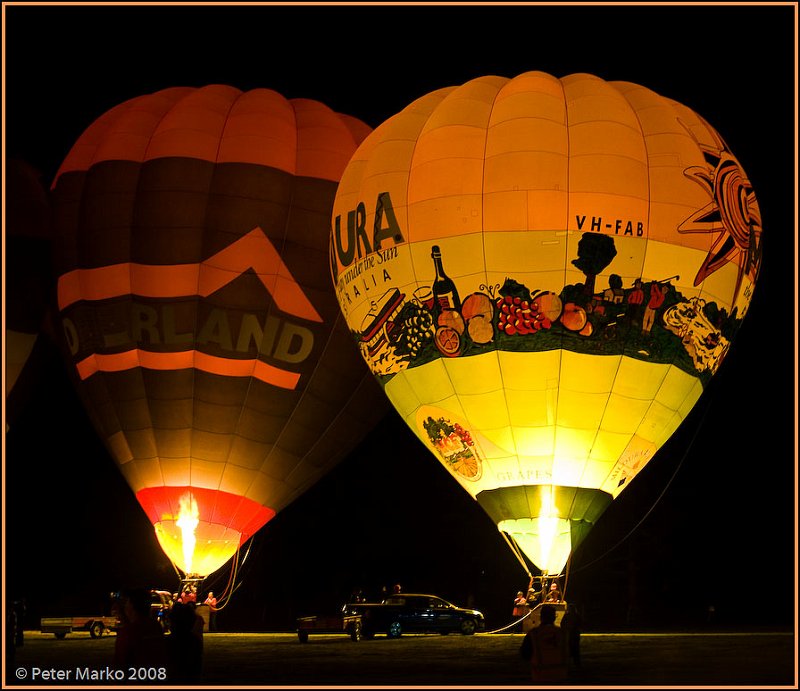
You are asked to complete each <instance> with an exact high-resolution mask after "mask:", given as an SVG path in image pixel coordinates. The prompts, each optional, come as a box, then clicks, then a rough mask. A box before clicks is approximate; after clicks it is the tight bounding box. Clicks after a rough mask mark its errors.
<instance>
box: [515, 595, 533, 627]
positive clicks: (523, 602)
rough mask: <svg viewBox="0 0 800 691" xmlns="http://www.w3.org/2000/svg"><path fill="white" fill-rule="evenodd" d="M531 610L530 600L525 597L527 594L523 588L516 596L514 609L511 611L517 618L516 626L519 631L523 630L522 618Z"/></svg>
mask: <svg viewBox="0 0 800 691" xmlns="http://www.w3.org/2000/svg"><path fill="white" fill-rule="evenodd" d="M529 612H530V609H528V600H527V599H526V598H525V594H524V593H523V592H522V591H521V590H519V591H517V596H516V597H515V598H514V609H513V610H512V611H511V613H512V615H513V617H514V619H516V621H515V623H514V628H515V629H516V630H517V631H522V620H523V618H524V617H526V616H527V615H528V613H529Z"/></svg>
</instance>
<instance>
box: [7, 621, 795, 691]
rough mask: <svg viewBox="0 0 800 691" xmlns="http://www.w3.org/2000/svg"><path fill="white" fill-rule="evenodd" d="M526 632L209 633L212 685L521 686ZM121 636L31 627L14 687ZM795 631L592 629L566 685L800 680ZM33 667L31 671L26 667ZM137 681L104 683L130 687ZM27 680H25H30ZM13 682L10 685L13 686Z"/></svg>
mask: <svg viewBox="0 0 800 691" xmlns="http://www.w3.org/2000/svg"><path fill="white" fill-rule="evenodd" d="M521 641H522V635H521V634H507V633H505V634H488V633H486V634H478V635H475V636H471V637H464V636H458V635H451V636H436V635H430V636H403V637H402V638H400V639H387V638H386V637H385V636H378V637H376V638H375V639H373V640H371V641H367V640H362V641H360V642H353V641H351V640H350V638H349V637H347V636H345V635H330V634H328V635H317V636H311V638H310V639H309V641H308V643H306V644H302V643H300V642H299V641H298V639H297V637H296V636H295V635H294V634H291V633H268V634H263V633H262V634H250V633H248V634H237V633H216V634H206V636H205V660H204V681H203V683H204V684H207V685H209V686H213V687H220V686H240V687H241V686H251V687H260V688H265V687H270V686H300V687H306V688H307V687H309V686H345V687H349V688H352V687H356V686H366V687H371V688H374V687H376V686H384V687H385V686H399V687H409V686H422V687H432V686H440V687H446V686H456V687H459V688H463V687H464V686H473V687H487V686H491V687H503V686H515V687H522V686H526V685H529V684H530V680H529V677H528V668H527V665H526V663H525V662H524V661H523V660H522V659H521V658H520V657H519V655H518V649H519V645H520V643H521ZM113 649H114V636H113V635H112V636H108V637H104V638H102V639H97V640H95V639H91V638H89V636H88V634H84V633H78V634H70V635H69V636H67V638H66V639H64V640H62V641H57V640H56V639H55V638H54V637H53V636H52V635H49V634H48V635H46V636H45V635H42V634H40V633H38V632H27V633H26V639H25V644H24V646H23V647H21V648H19V649H17V651H16V670H17V672H16V675H17V676H18V677H22V678H21V679H20V681H16V680H15V679H14V676H15V672H14V670H13V668H11V666H10V665H9V668H7V670H6V673H7V679H8V681H9V682H10V684H8V686H13V687H15V688H24V687H27V688H32V687H36V688H43V687H47V686H56V685H62V686H69V687H72V688H75V687H76V686H77V685H78V684H80V683H81V682H78V684H76V681H75V670H76V669H78V668H81V669H88V670H89V671H95V670H103V669H105V668H106V665H107V664H109V662H110V661H111V659H112V655H113ZM796 650H797V647H796V641H795V637H794V635H793V634H792V633H790V632H784V633H780V632H735V633H734V632H713V633H711V632H709V633H661V634H659V633H643V634H633V633H624V634H615V633H591V634H584V636H583V640H582V665H581V668H580V669H579V670H576V669H573V670H572V674H571V678H570V680H569V681H568V682H566V683H565V684H564V685H563V686H565V687H582V686H594V687H597V686H608V687H612V688H620V687H624V686H637V687H641V686H643V685H658V686H662V687H663V686H666V687H668V688H669V687H680V686H688V687H692V688H697V687H700V686H745V687H748V688H754V687H758V686H769V687H771V688H778V687H785V688H797V656H796ZM36 667H38V668H39V670H51V671H52V670H55V671H59V670H60V671H62V674H66V673H70V674H71V679H70V680H69V681H66V682H60V683H59V682H53V681H46V680H43V679H42V675H41V672H39V673H38V675H37V677H36V678H33V676H34V674H37V673H36V670H35V669H34V668H36ZM21 670H24V674H23V673H22V672H21ZM127 684H130V682H111V683H109V682H107V681H106V682H103V684H102V686H104V687H106V688H110V687H118V688H122V687H124V686H126V685H127ZM23 685H24V686H23ZM4 688H6V686H5V685H4Z"/></svg>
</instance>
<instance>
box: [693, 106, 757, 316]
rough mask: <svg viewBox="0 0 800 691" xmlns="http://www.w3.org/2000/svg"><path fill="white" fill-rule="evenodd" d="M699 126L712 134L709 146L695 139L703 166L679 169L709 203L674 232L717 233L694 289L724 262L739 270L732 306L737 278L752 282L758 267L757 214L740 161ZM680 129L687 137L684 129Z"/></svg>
mask: <svg viewBox="0 0 800 691" xmlns="http://www.w3.org/2000/svg"><path fill="white" fill-rule="evenodd" d="M704 124H705V125H706V127H707V129H708V131H709V132H711V133H712V134H713V137H714V145H713V146H711V145H707V144H703V143H701V142H700V141H698V140H697V138H696V137H695V141H697V145H698V146H699V147H700V149H701V151H702V152H703V156H704V158H705V160H706V165H705V166H690V167H689V168H686V170H684V175H686V177H688V178H689V179H690V180H693V181H694V182H696V183H698V184H699V185H700V186H702V187H703V189H705V190H706V191H707V192H708V195H709V197H710V201H709V202H708V204H706V205H705V206H704V207H702V208H700V209H698V210H697V211H696V212H695V213H693V214H692V215H691V216H689V217H688V218H687V219H686V220H685V221H684V222H683V223H681V225H680V226H678V232H679V233H717V237H716V238H715V239H714V241H713V243H712V245H711V248H710V249H709V251H708V255H707V256H706V258H705V260H704V261H703V264H702V266H701V267H700V269H699V270H698V272H697V275H696V276H695V279H694V285H695V286H698V285H700V284H701V283H702V282H703V281H704V280H705V279H706V278H707V277H708V276H710V275H711V274H713V273H714V272H715V271H717V270H719V269H721V268H722V267H723V266H725V264H727V263H728V262H735V263H736V264H737V265H738V267H739V268H738V274H737V277H736V286H735V287H734V289H733V299H732V302H731V304H732V305H735V304H736V301H737V298H738V297H739V291H740V289H741V286H742V279H743V278H744V277H745V276H747V277H748V278H749V279H750V280H751V281H752V282H755V280H756V278H757V276H758V272H759V270H760V268H761V212H760V211H759V208H758V202H757V201H756V195H755V193H754V192H753V187H752V185H751V184H750V181H749V180H748V179H747V177H746V176H745V173H744V171H743V170H742V167H741V166H740V165H739V162H738V161H737V160H736V159H735V158H734V157H733V155H732V154H731V152H730V151H729V150H728V147H727V145H726V144H725V142H724V141H723V140H722V138H721V137H720V136H719V134H717V133H716V131H715V130H714V129H713V128H712V127H711V126H710V125H708V123H705V121H704ZM684 127H685V128H686V130H687V131H689V132H690V134H691V131H690V130H689V128H688V127H686V125H684ZM692 136H693V137H694V135H692Z"/></svg>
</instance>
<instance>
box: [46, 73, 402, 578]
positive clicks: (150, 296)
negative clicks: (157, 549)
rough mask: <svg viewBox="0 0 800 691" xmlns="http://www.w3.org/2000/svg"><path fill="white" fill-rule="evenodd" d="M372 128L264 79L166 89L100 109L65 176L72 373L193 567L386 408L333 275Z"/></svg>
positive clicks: (56, 188) (63, 308)
mask: <svg viewBox="0 0 800 691" xmlns="http://www.w3.org/2000/svg"><path fill="white" fill-rule="evenodd" d="M368 132H369V127H367V125H365V124H364V123H362V122H360V121H358V120H357V119H355V118H353V117H351V116H347V115H342V114H337V113H335V112H333V111H332V110H331V109H330V108H328V107H327V106H326V105H324V104H322V103H319V102H316V101H313V100H308V99H286V98H284V97H283V96H281V95H280V94H278V93H277V92H275V91H272V90H270V89H254V90H251V91H245V92H243V91H240V90H239V89H236V88H234V87H232V86H226V85H210V86H205V87H202V88H188V87H187V88H182V87H176V88H168V89H165V90H162V91H158V92H156V93H152V94H149V95H143V96H140V97H137V98H133V99H131V100H128V101H126V102H124V103H122V104H120V105H118V106H116V107H114V108H112V109H111V110H109V111H108V112H107V113H105V114H104V115H102V116H101V117H100V118H99V119H97V120H96V121H95V122H94V123H93V124H92V125H91V126H90V127H89V128H88V129H87V130H86V131H85V132H84V133H83V134H82V135H81V136H80V138H79V139H78V140H77V142H76V143H75V144H74V146H73V147H72V149H71V151H70V152H69V154H68V155H67V157H66V159H65V160H64V162H63V163H62V165H61V167H60V169H59V170H58V172H57V174H56V177H55V180H54V182H53V185H52V196H53V207H54V217H55V220H54V226H55V236H56V239H55V245H56V248H55V259H54V262H55V268H56V275H57V277H58V283H57V292H58V319H59V323H60V326H61V328H62V331H63V339H62V341H63V346H64V351H65V356H66V360H67V363H68V367H69V370H70V372H71V374H72V375H73V379H74V381H75V384H76V386H77V390H78V392H79V394H80V396H81V397H82V399H83V400H84V402H85V404H86V408H87V411H88V413H89V415H90V417H91V419H92V422H93V424H94V426H95V427H96V429H97V432H98V433H99V435H100V437H101V438H102V439H103V441H104V442H105V444H106V446H107V447H108V449H109V451H110V453H111V455H112V456H113V458H114V459H115V461H116V463H117V464H118V466H119V468H120V470H121V471H122V473H123V474H124V476H125V478H126V480H127V482H128V484H129V485H130V487H131V488H132V490H133V491H134V492H135V495H136V498H137V500H138V502H139V503H140V504H141V506H142V508H143V509H144V511H145V512H146V513H147V516H148V517H149V519H150V520H151V522H152V524H153V526H154V528H155V531H156V534H157V536H158V540H159V543H160V545H161V547H162V548H163V550H164V552H165V553H166V555H167V556H168V557H169V558H170V559H171V561H172V562H173V564H174V565H175V566H176V567H177V569H179V571H180V572H181V573H182V578H183V579H184V581H188V580H190V579H202V578H203V577H205V576H208V575H209V574H212V573H214V572H215V571H216V570H217V569H219V568H220V567H222V566H223V565H224V564H225V563H226V562H228V561H229V560H230V559H231V558H232V557H233V556H234V555H235V554H236V553H237V550H238V549H239V548H240V547H241V545H242V544H243V543H244V542H245V541H246V540H247V539H248V538H249V537H250V536H252V535H253V534H254V533H255V532H256V531H257V530H259V528H260V527H261V526H263V525H264V524H265V523H266V522H267V521H269V520H270V519H271V518H272V517H273V516H275V514H276V513H278V512H279V511H280V510H281V509H282V508H284V507H285V506H287V505H288V504H289V503H291V502H292V501H293V500H294V499H295V498H296V497H298V496H299V495H300V494H301V493H302V492H304V491H305V490H306V489H307V488H308V487H310V486H311V485H312V484H313V483H314V482H315V481H316V480H318V479H319V478H320V477H321V476H322V475H323V474H324V473H326V472H327V471H328V470H329V469H330V468H331V467H332V466H333V465H334V464H336V463H337V462H338V461H339V460H340V459H341V458H343V456H344V455H345V454H346V453H347V452H348V451H350V450H351V449H352V448H353V447H354V446H355V445H356V443H357V442H358V441H360V439H361V438H362V437H363V436H364V435H365V434H366V432H367V431H368V430H369V429H371V428H372V426H373V425H374V424H375V422H377V420H378V419H380V417H381V415H383V414H385V412H386V411H387V410H388V409H389V408H388V403H386V401H385V399H384V397H383V394H382V393H381V391H380V387H378V386H377V385H376V384H375V382H374V381H373V379H372V377H371V376H370V373H369V371H368V369H367V368H366V367H365V366H364V363H363V361H362V360H361V359H360V358H359V357H358V353H357V352H355V351H354V349H353V346H352V342H351V339H350V335H349V332H348V330H347V329H346V327H345V325H344V323H343V321H342V319H341V315H340V312H339V309H338V305H337V303H336V298H335V296H334V293H333V290H332V288H331V286H330V283H329V281H328V277H327V263H328V262H327V252H328V236H329V219H330V212H331V208H332V203H333V198H334V192H335V188H336V184H337V182H338V180H339V176H340V175H341V172H342V170H343V169H344V166H345V164H346V163H347V161H348V159H349V157H350V155H351V154H352V153H353V151H354V150H355V148H356V145H357V144H358V143H359V142H360V141H361V140H362V139H363V137H364V136H365V135H366V134H367V133H368Z"/></svg>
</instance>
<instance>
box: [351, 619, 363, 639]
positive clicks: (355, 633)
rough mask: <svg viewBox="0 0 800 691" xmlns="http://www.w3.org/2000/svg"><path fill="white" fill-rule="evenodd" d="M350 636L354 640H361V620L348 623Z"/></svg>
mask: <svg viewBox="0 0 800 691" xmlns="http://www.w3.org/2000/svg"><path fill="white" fill-rule="evenodd" d="M350 638H351V639H353V640H354V641H360V640H361V622H360V621H357V622H355V623H354V624H351V625H350Z"/></svg>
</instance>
